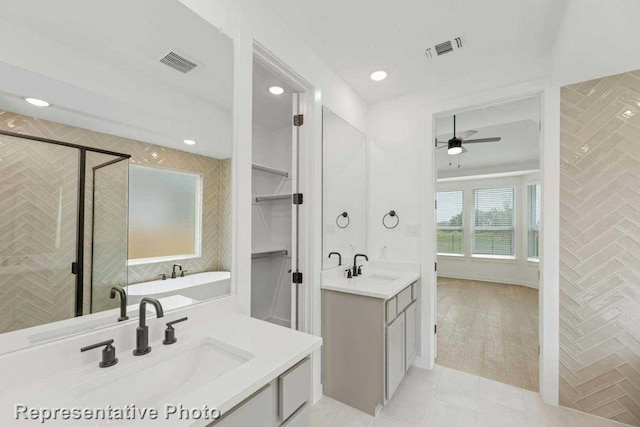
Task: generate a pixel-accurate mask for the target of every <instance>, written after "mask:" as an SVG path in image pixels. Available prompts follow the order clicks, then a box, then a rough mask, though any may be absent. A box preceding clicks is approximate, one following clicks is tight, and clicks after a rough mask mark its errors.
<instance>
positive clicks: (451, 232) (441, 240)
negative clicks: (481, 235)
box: [436, 191, 464, 255]
mask: <svg viewBox="0 0 640 427" xmlns="http://www.w3.org/2000/svg"><path fill="white" fill-rule="evenodd" d="M436 199H437V221H438V253H439V254H459V255H462V254H463V253H464V238H463V237H464V233H463V228H462V217H463V209H464V206H463V205H464V201H463V200H464V192H463V191H439V192H438V193H437V195H436Z"/></svg>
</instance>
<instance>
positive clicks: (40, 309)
mask: <svg viewBox="0 0 640 427" xmlns="http://www.w3.org/2000/svg"><path fill="white" fill-rule="evenodd" d="M0 129H5V130H8V131H12V132H19V133H24V134H28V135H34V136H40V137H45V138H52V139H57V140H61V141H67V142H71V143H75V144H79V145H84V146H88V147H95V148H102V149H107V150H112V151H116V152H120V153H125V154H131V156H132V158H131V162H134V163H139V164H148V165H154V166H159V167H165V168H169V169H176V170H184V171H189V172H195V173H199V174H201V175H202V177H203V188H204V194H203V218H202V256H201V257H200V258H195V259H188V260H181V261H180V264H182V266H183V268H184V269H187V270H189V273H197V272H202V271H212V270H221V269H225V271H228V270H229V268H230V264H231V263H230V253H231V241H230V239H231V230H230V228H231V218H230V200H231V195H230V192H231V161H230V160H229V159H227V160H219V159H214V158H209V157H205V156H200V155H196V154H192V153H187V152H184V151H179V150H173V149H169V148H165V147H161V146H158V145H154V144H149V143H145V142H141V141H135V140H131V139H127V138H121V137H117V136H113V135H108V134H104V133H100V132H95V131H91V130H87V129H80V128H76V127H73V126H68V125H63V124H60V123H55V122H50V121H47V120H40V119H36V118H32V117H26V116H22V115H19V114H16V113H12V112H9V111H3V110H0ZM13 142H15V141H13ZM8 145H13V146H16V145H15V144H7V146H8ZM42 145H45V146H48V145H47V144H38V147H37V150H36V149H35V148H34V150H32V151H33V152H26V151H25V152H24V153H23V152H20V153H16V154H15V155H10V156H9V155H8V154H7V155H4V154H3V156H4V157H5V159H3V161H0V168H3V169H2V171H1V172H2V173H1V174H0V177H2V181H3V182H2V184H6V183H5V182H4V180H5V177H8V176H23V175H24V174H25V173H26V171H28V170H29V169H30V168H29V166H28V165H29V163H28V162H35V163H36V164H37V165H38V166H40V167H41V168H43V167H44V168H45V169H46V168H49V169H52V168H54V170H53V171H52V172H51V173H50V176H47V177H38V178H37V179H35V178H34V180H27V181H29V182H36V181H37V182H38V185H41V181H46V182H47V183H48V184H49V186H50V187H51V188H47V190H46V191H45V189H38V191H39V192H38V193H37V194H35V193H34V194H35V195H34V197H36V196H37V197H42V198H43V199H42V200H38V201H37V202H38V203H46V204H47V206H49V205H51V204H55V203H59V202H60V200H62V202H60V203H62V207H63V208H68V211H69V213H67V211H65V210H64V209H63V210H62V211H61V215H73V216H75V214H76V212H75V204H74V203H75V202H74V201H71V200H66V199H67V198H68V197H66V198H65V197H63V198H62V199H60V200H59V198H58V192H56V191H55V188H53V187H56V185H57V186H59V187H61V188H63V189H64V192H63V194H67V193H68V194H74V195H75V191H76V188H77V152H76V151H75V150H71V149H67V150H68V154H65V155H61V154H60V153H59V152H62V150H57V151H56V152H55V153H53V152H49V151H51V150H49V151H45V152H43V153H40V151H38V150H41V148H40V147H41V146H42ZM56 148H59V147H56ZM27 151H28V150H27ZM54 151H55V150H54ZM18 154H20V156H18ZM0 157H2V156H0ZM20 161H22V163H20ZM98 163H99V162H98ZM12 165H13V169H11V166H12ZM4 168H9V169H7V170H6V173H5V169H4ZM11 171H13V172H11ZM11 173H13V175H11ZM21 173H22V174H23V175H20V174H21ZM16 174H17V175H16ZM67 174H68V175H69V176H67ZM27 178H28V177H27ZM10 184H11V183H10ZM12 185H13V184H12ZM29 185H31V184H29ZM14 187H15V185H13V186H11V185H9V186H8V187H7V186H6V185H5V186H0V191H3V192H2V193H0V204H1V205H2V207H3V209H2V211H0V227H3V228H5V229H10V228H11V227H12V224H13V225H15V217H16V215H24V213H23V212H27V213H28V214H30V215H33V216H34V219H33V221H31V220H29V221H22V223H24V224H26V225H25V227H26V228H24V227H23V228H22V229H19V230H16V232H14V233H13V234H12V236H15V238H13V239H12V240H11V241H12V242H13V243H11V241H9V240H6V239H5V242H4V243H6V245H5V246H6V248H8V249H7V250H9V251H13V252H12V253H16V251H17V249H15V245H17V244H19V245H21V247H22V248H23V249H24V251H23V252H25V254H41V252H42V251H40V249H38V248H39V246H38V245H40V246H42V245H44V244H45V243H46V239H51V238H53V237H52V236H58V237H59V238H60V239H61V242H62V245H63V246H64V245H71V246H72V247H73V248H75V227H76V223H75V220H73V221H66V222H65V221H64V218H63V217H61V218H62V220H60V218H58V217H57V216H53V217H50V218H40V217H37V215H38V212H37V209H34V207H33V206H32V205H33V204H34V203H35V201H32V203H31V205H29V206H27V205H28V204H29V203H28V201H26V202H25V201H23V200H20V203H17V201H16V200H17V199H16V197H11V194H12V193H11V191H13V192H14V193H15V191H17V190H16V188H14ZM32 187H35V185H32ZM88 187H89V188H87V191H88V192H89V191H90V186H88ZM56 188H57V187H56ZM20 191H22V190H20ZM227 192H228V193H227ZM45 196H46V197H47V198H48V199H46V200H45V199H44V197H45ZM49 199H51V200H49ZM74 200H75V199H74ZM87 200H90V198H88V199H87ZM10 208H11V209H10ZM89 211H90V206H87V207H86V209H85V212H89ZM223 212H225V214H223ZM7 215H13V216H12V217H9V216H7ZM52 215H53V214H52ZM226 216H229V217H226ZM11 218H14V221H13V223H12V222H11V221H12V220H11ZM65 223H71V225H70V226H69V227H68V228H69V230H66V229H61V227H60V224H63V225H64V224H65ZM88 223H89V224H90V221H88ZM56 226H57V228H56ZM227 228H228V229H227ZM33 230H38V231H39V232H40V233H41V234H42V235H43V236H40V234H37V233H35V232H34V231H33ZM52 230H57V232H58V234H57V235H56V234H55V233H54V234H52ZM0 231H2V230H0ZM18 231H20V232H21V233H22V234H21V235H20V236H18V234H19V233H17V232H18ZM87 231H90V228H89V227H87V228H86V229H85V232H87ZM98 231H99V230H96V232H98ZM29 232H32V233H33V234H31V235H29V238H25V237H24V236H26V235H28V233H29ZM88 236H90V234H89V235H88ZM221 236H222V238H223V239H228V242H227V241H225V242H222V241H221ZM43 239H44V240H43ZM43 242H44V243H43ZM85 244H86V245H85V248H86V249H87V250H85V266H86V267H85V268H86V269H85V272H89V271H90V270H89V269H90V266H91V258H90V253H91V252H90V239H87V241H85ZM11 245H14V246H13V247H12V246H11ZM29 245H31V246H29ZM34 245H35V246H34ZM87 245H88V246H87ZM36 246H38V247H36ZM47 247H50V246H47ZM62 249H64V248H56V249H55V251H50V252H47V253H46V256H45V255H43V256H41V258H42V260H40V258H37V257H36V255H34V256H32V257H30V258H29V259H31V261H30V262H35V263H41V264H42V263H46V264H47V265H46V269H44V267H42V268H43V270H42V271H38V272H37V273H34V274H37V280H36V278H34V280H27V281H20V282H21V283H22V285H18V281H17V280H16V279H17V277H14V280H12V279H11V276H10V274H19V273H20V272H19V271H18V270H17V269H16V268H12V269H11V268H10V269H7V271H5V269H4V266H5V265H7V264H10V263H11V262H13V261H15V259H14V258H15V257H14V258H11V259H8V257H7V256H3V254H2V251H3V248H2V247H0V262H1V263H2V265H1V266H0V269H2V280H1V281H0V285H2V286H0V333H1V332H7V331H10V330H16V329H22V328H24V327H29V326H36V325H39V324H44V323H49V322H53V321H56V320H62V319H66V318H69V317H71V316H73V294H74V288H75V287H74V285H73V280H69V274H68V270H69V265H70V263H71V261H72V260H73V257H72V258H71V259H67V258H69V257H68V256H66V253H65V256H64V257H62V258H64V259H63V260H57V259H53V258H55V256H56V255H57V254H59V253H61V252H63V251H62ZM73 250H74V249H71V251H72V252H73ZM39 251H40V252H39ZM8 253H9V252H5V254H8ZM38 256H40V255H38ZM45 258H46V259H45ZM112 261H113V262H120V260H118V261H114V260H112ZM56 263H61V265H60V266H58V265H57V264H56ZM107 264H108V263H105V265H107ZM172 264H173V263H172V262H165V263H154V264H146V265H139V266H131V267H129V268H128V283H129V284H133V283H139V282H144V281H148V280H154V279H156V278H157V277H158V274H159V273H167V272H170V271H171V266H172ZM87 266H88V267H87ZM58 267H59V268H58ZM63 267H64V268H63ZM54 270H55V271H56V272H57V271H59V273H55V274H54V273H52V272H51V271H54ZM63 273H64V274H63ZM98 273H99V272H98ZM103 273H104V271H103ZM99 274H100V273H99ZM58 276H60V277H58ZM87 276H88V274H87ZM20 277H23V275H21V276H20ZM105 280H107V281H109V280H110V279H108V278H105ZM36 282H37V284H35V283H36ZM42 282H46V283H45V284H42ZM67 282H68V283H67ZM85 283H86V282H85ZM15 286H18V287H20V289H14V288H15ZM103 287H104V288H105V289H106V287H107V285H105V286H103ZM40 288H42V289H40ZM103 290H104V289H103ZM85 295H87V296H89V295H90V292H89V291H88V290H85ZM89 302H90V300H89V299H88V298H85V301H84V306H85V312H86V311H87V310H86V308H87V307H88V306H89ZM110 303H113V301H108V299H107V300H105V296H104V295H102V297H100V298H94V309H96V310H99V309H103V308H107V307H108V306H109V304H110ZM7 307H9V308H15V309H7ZM25 307H29V309H27V308H25ZM26 311H29V314H28V315H25V312H26Z"/></svg>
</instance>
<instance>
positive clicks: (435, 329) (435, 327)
mask: <svg viewBox="0 0 640 427" xmlns="http://www.w3.org/2000/svg"><path fill="white" fill-rule="evenodd" d="M433 333H434V334H437V333H438V325H433Z"/></svg>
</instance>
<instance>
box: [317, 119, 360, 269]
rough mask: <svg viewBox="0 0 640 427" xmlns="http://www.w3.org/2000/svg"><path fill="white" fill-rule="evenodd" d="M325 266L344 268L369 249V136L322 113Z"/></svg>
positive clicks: (327, 267)
mask: <svg viewBox="0 0 640 427" xmlns="http://www.w3.org/2000/svg"><path fill="white" fill-rule="evenodd" d="M322 156H323V168H322V171H323V178H322V185H323V194H322V218H323V221H322V222H323V227H322V237H323V239H322V248H323V250H322V258H323V260H322V267H323V269H325V270H326V269H329V268H334V267H336V266H338V263H339V257H338V256H337V255H332V256H331V258H330V257H329V254H330V253H332V252H337V253H339V254H340V256H341V257H342V263H343V265H349V263H350V260H351V259H353V256H354V255H355V254H356V253H358V252H364V251H365V250H366V247H367V137H366V135H365V134H364V133H362V132H360V131H359V130H358V129H356V128H355V127H353V126H352V125H350V124H349V123H347V122H346V121H345V120H344V119H342V118H341V117H340V116H338V115H337V114H335V113H334V112H333V111H331V110H330V109H329V108H327V107H324V108H323V110H322Z"/></svg>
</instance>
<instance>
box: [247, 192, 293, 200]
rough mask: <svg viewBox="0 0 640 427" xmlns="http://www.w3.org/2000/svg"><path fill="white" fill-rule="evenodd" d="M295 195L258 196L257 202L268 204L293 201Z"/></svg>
mask: <svg viewBox="0 0 640 427" xmlns="http://www.w3.org/2000/svg"><path fill="white" fill-rule="evenodd" d="M292 197H293V194H274V195H271V196H256V199H255V200H256V202H268V201H270V200H284V199H289V200H292Z"/></svg>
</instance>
